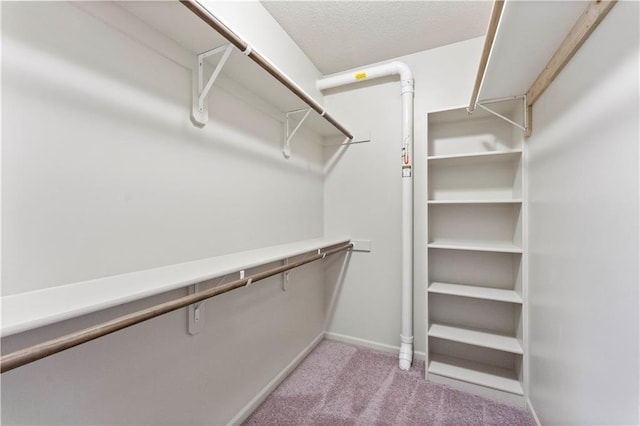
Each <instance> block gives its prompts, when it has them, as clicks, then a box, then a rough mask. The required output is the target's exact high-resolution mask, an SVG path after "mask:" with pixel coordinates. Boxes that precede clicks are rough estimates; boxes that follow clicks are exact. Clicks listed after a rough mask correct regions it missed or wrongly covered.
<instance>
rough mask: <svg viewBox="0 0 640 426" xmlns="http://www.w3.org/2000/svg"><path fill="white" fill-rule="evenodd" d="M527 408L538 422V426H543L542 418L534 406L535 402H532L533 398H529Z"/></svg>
mask: <svg viewBox="0 0 640 426" xmlns="http://www.w3.org/2000/svg"><path fill="white" fill-rule="evenodd" d="M527 410H529V413H530V414H531V417H533V420H535V421H536V424H537V425H538V426H542V423H540V419H539V418H538V414H537V413H536V410H535V409H534V408H533V404H531V399H529V398H527Z"/></svg>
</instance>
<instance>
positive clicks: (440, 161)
mask: <svg viewBox="0 0 640 426" xmlns="http://www.w3.org/2000/svg"><path fill="white" fill-rule="evenodd" d="M521 156H522V150H520V149H517V150H515V149H514V150H510V151H491V152H476V153H469V154H453V155H433V156H430V157H427V161H428V162H429V166H430V167H433V166H464V165H467V164H477V163H478V162H485V161H486V162H503V161H505V162H508V161H516V160H519V159H520V157H521Z"/></svg>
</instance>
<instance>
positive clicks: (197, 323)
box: [187, 284, 204, 336]
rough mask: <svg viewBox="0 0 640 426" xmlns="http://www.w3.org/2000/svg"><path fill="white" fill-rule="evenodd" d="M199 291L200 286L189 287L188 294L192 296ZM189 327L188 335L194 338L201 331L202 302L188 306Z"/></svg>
mask: <svg viewBox="0 0 640 426" xmlns="http://www.w3.org/2000/svg"><path fill="white" fill-rule="evenodd" d="M199 291H200V284H194V285H192V286H189V294H194V293H197V292H199ZM188 315H189V325H188V330H187V331H188V332H189V334H190V335H192V336H195V335H196V334H198V333H200V332H201V331H202V327H203V325H204V301H202V302H199V303H194V304H193V305H190V306H189V310H188Z"/></svg>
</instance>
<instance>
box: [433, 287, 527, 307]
mask: <svg viewBox="0 0 640 426" xmlns="http://www.w3.org/2000/svg"><path fill="white" fill-rule="evenodd" d="M428 291H429V293H437V294H448V295H450V296H461V297H470V298H474V299H484V300H495V301H498V302H508V303H517V304H522V296H521V295H520V294H518V292H516V291H514V290H505V289H501V288H492V287H481V286H473V285H464V284H451V283H440V282H432V283H431V284H429V288H428Z"/></svg>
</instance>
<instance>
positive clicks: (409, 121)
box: [399, 79, 414, 370]
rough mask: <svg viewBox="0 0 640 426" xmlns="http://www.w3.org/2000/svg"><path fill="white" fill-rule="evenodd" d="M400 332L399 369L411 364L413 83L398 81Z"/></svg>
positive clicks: (411, 80) (407, 368) (411, 81)
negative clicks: (400, 156)
mask: <svg viewBox="0 0 640 426" xmlns="http://www.w3.org/2000/svg"><path fill="white" fill-rule="evenodd" d="M401 83H402V148H403V151H404V155H403V156H402V167H403V169H402V332H401V334H400V355H399V358H400V369H401V370H409V369H410V368H411V363H412V361H413V169H412V163H413V92H414V89H413V79H407V80H402V82H401Z"/></svg>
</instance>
